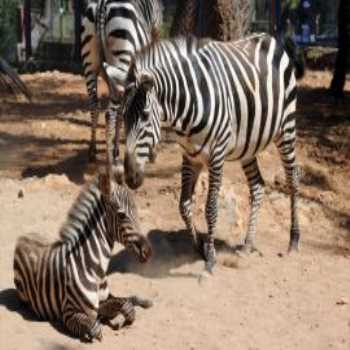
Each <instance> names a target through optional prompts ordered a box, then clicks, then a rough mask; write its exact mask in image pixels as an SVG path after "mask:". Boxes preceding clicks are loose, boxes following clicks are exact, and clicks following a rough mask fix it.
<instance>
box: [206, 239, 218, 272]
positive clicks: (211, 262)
mask: <svg viewBox="0 0 350 350" xmlns="http://www.w3.org/2000/svg"><path fill="white" fill-rule="evenodd" d="M203 256H204V260H205V270H206V271H208V272H209V273H210V274H212V273H213V270H214V266H215V264H216V252H215V247H214V244H213V243H212V242H204V243H203Z"/></svg>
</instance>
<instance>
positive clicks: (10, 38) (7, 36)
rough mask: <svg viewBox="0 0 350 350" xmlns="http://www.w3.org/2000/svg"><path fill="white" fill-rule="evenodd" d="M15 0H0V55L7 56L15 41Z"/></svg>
mask: <svg viewBox="0 0 350 350" xmlns="http://www.w3.org/2000/svg"><path fill="white" fill-rule="evenodd" d="M16 8H17V1H16V0H0V19H1V20H0V55H1V56H3V57H7V56H8V55H11V53H12V52H13V50H14V49H15V45H16V42H17V32H16V25H17V17H16V15H17V12H16Z"/></svg>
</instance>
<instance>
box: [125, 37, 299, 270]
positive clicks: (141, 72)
mask: <svg viewBox="0 0 350 350" xmlns="http://www.w3.org/2000/svg"><path fill="white" fill-rule="evenodd" d="M194 40H195V39H193V38H190V39H180V40H179V39H175V40H169V41H162V42H160V43H158V44H156V45H153V46H151V47H150V48H148V49H147V50H144V52H143V53H142V54H140V55H138V56H137V58H136V62H135V65H134V67H133V69H132V73H131V74H130V84H134V88H133V89H134V91H133V92H130V94H131V96H132V98H131V101H129V103H128V108H127V111H126V114H125V123H126V130H127V147H126V156H125V171H126V179H127V183H128V185H129V186H131V187H133V188H136V187H138V186H140V185H141V183H142V180H143V176H144V165H145V163H146V162H147V161H148V159H149V154H150V152H149V150H150V149H152V148H153V147H154V144H155V142H154V141H158V138H157V137H156V136H155V131H152V130H156V129H155V128H154V127H153V126H154V125H159V118H160V116H161V115H163V120H164V122H165V123H166V124H167V125H169V126H170V127H171V128H172V129H173V130H174V131H175V132H176V133H177V135H178V142H179V144H180V145H181V146H182V148H183V151H184V159H183V170H182V193H181V200H180V212H181V215H182V217H183V219H184V221H185V223H186V226H187V227H188V228H189V229H190V230H191V231H192V232H193V233H194V234H195V229H194V225H193V223H192V213H191V203H192V195H193V193H194V188H195V184H196V180H197V178H198V175H199V173H200V171H201V169H202V167H203V166H206V167H207V168H208V170H209V191H208V198H207V203H206V220H207V224H208V233H209V235H208V240H207V241H206V242H205V243H204V247H203V248H204V251H203V252H204V255H205V258H206V260H207V268H208V269H211V268H212V266H213V265H214V262H215V249H214V243H213V242H214V240H213V235H214V233H215V229H216V219H217V198H218V192H219V190H220V186H221V179H222V174H223V165H224V161H225V159H227V160H239V161H241V163H242V165H243V170H244V172H245V175H246V177H247V180H248V184H249V187H250V193H251V213H250V217H249V224H248V231H247V235H246V240H245V246H244V247H245V250H247V251H252V250H254V249H255V247H254V240H255V239H254V238H255V232H256V220H257V213H258V210H259V207H260V204H261V199H262V194H263V180H262V177H261V174H260V171H259V168H258V163H257V159H256V156H257V154H258V153H259V152H261V151H262V150H264V149H265V148H266V146H267V145H269V144H270V143H272V142H274V143H275V144H276V145H277V147H278V150H279V152H280V155H281V158H282V161H283V166H284V168H285V171H286V175H287V184H288V189H289V190H290V192H291V200H292V209H291V215H292V220H291V221H292V225H291V236H290V249H296V248H297V246H298V241H299V226H298V218H297V197H298V196H297V192H298V168H297V166H296V162H295V140H296V132H295V115H294V112H295V108H296V80H295V74H294V67H293V64H292V62H291V59H290V57H289V56H288V55H287V53H286V51H285V50H284V49H283V47H282V46H281V45H280V44H279V43H277V42H276V40H275V39H273V38H271V37H270V36H268V35H265V34H261V35H255V36H251V37H249V38H247V39H244V40H241V41H238V42H228V43H222V42H214V41H212V42H208V41H207V42H198V43H197V47H196V45H193V41H194ZM189 48H190V49H189ZM159 109H161V112H162V113H160V112H159ZM154 111H157V113H155V112H154ZM130 115H133V117H132V118H131V117H130ZM154 119H157V120H158V123H156V122H154ZM145 130H147V132H145ZM157 132H159V130H158V131H157ZM152 133H153V134H152Z"/></svg>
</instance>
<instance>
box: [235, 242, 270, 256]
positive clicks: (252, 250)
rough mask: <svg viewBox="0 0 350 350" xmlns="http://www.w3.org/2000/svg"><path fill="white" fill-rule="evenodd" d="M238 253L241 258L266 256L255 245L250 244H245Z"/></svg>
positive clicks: (238, 249) (239, 248)
mask: <svg viewBox="0 0 350 350" xmlns="http://www.w3.org/2000/svg"><path fill="white" fill-rule="evenodd" d="M236 253H237V255H238V256H239V257H241V258H245V257H247V256H249V255H252V254H257V255H258V256H260V257H263V256H264V254H263V253H262V252H261V251H260V250H259V249H258V248H257V247H256V246H255V245H254V244H249V243H245V244H243V245H242V246H239V247H238V248H237V250H236Z"/></svg>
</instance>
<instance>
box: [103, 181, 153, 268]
mask: <svg viewBox="0 0 350 350" xmlns="http://www.w3.org/2000/svg"><path fill="white" fill-rule="evenodd" d="M108 181H109V180H108V178H107V176H106V175H104V174H100V175H99V189H100V191H101V193H102V195H103V197H104V199H105V205H106V210H107V213H106V215H107V225H108V232H109V233H110V234H112V236H113V237H111V238H112V239H113V240H114V241H117V242H119V243H121V244H123V245H124V246H125V247H126V248H127V249H128V250H129V251H131V252H132V253H133V254H135V255H136V257H137V258H138V259H139V261H140V262H146V261H148V259H149V258H150V257H151V255H152V248H151V243H150V242H149V240H148V239H147V238H146V237H145V236H144V235H143V234H142V233H141V229H140V224H139V218H138V213H137V207H136V203H135V200H134V197H133V194H132V193H131V192H130V191H129V190H128V189H127V187H126V186H123V185H119V184H118V183H117V182H115V181H112V182H108Z"/></svg>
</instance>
